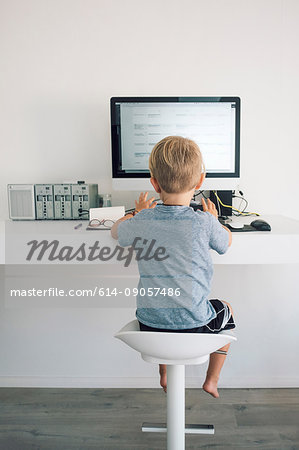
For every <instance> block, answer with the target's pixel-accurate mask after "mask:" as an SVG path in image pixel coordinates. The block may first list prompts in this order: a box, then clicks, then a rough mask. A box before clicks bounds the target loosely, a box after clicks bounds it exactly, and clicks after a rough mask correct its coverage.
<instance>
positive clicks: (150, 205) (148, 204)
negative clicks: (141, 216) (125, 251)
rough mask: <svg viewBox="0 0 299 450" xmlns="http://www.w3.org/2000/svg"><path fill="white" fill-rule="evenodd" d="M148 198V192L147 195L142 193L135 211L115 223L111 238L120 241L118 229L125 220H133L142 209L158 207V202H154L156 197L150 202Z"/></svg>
mask: <svg viewBox="0 0 299 450" xmlns="http://www.w3.org/2000/svg"><path fill="white" fill-rule="evenodd" d="M147 196H148V192H145V194H144V193H143V192H141V194H140V195H139V200H138V201H137V200H135V211H133V212H132V213H129V214H126V215H125V216H124V217H121V218H120V219H118V220H117V221H116V222H115V224H114V225H113V226H112V228H111V236H112V237H113V239H118V233H117V228H118V225H119V224H120V223H121V222H124V221H125V220H128V219H132V217H134V216H135V214H136V213H139V212H140V211H141V210H142V209H152V208H154V207H155V206H156V204H157V202H154V201H153V200H155V197H152V198H150V199H149V200H147Z"/></svg>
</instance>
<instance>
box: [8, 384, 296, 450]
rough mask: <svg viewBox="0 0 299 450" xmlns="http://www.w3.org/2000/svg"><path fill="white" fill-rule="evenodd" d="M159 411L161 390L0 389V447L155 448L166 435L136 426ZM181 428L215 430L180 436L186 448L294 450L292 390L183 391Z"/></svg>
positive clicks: (157, 418)
mask: <svg viewBox="0 0 299 450" xmlns="http://www.w3.org/2000/svg"><path fill="white" fill-rule="evenodd" d="M165 411H166V395H165V394H164V393H163V391H162V389H161V390H160V389H57V388H53V389H33V388H0V449H1V450H29V449H34V450H37V449H42V450H44V449H45V450H48V449H49V450H50V449H51V450H52V449H53V450H54V449H55V450H75V449H76V450H77V449H82V450H85V449H101V450H105V449H111V450H118V449H120V450H134V449H136V450H137V449H138V450H145V449H147V450H162V449H165V448H166V435H165V434H160V433H159V434H154V433H142V432H141V423H142V422H143V421H145V422H159V421H160V422H165V420H166V416H165ZM186 422H187V423H204V424H213V425H214V426H215V429H216V433H215V435H211V436H208V435H206V436H198V435H197V436H196V435H187V436H186V449H206V448H211V449H221V450H226V449H229V450H235V449H239V448H240V449H252V448H258V449H261V450H263V449H270V450H281V449H289V450H291V449H292V450H295V449H296V450H298V449H299V389H222V390H220V398H219V399H213V398H212V397H210V396H209V395H208V394H206V393H205V392H203V391H202V390H201V389H187V390H186Z"/></svg>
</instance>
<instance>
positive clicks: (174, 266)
mask: <svg viewBox="0 0 299 450" xmlns="http://www.w3.org/2000/svg"><path fill="white" fill-rule="evenodd" d="M136 238H140V239H138V240H137V241H135V242H137V244H135V248H136V247H138V248H140V249H142V251H143V253H141V250H140V251H139V256H144V255H145V253H146V250H147V249H149V246H151V248H152V251H151V252H150V253H148V255H151V256H152V255H153V254H154V252H155V250H156V249H157V248H158V247H164V248H165V254H164V257H166V259H164V260H163V261H157V260H155V259H150V260H145V259H140V260H139V261H138V269H139V274H140V279H139V283H138V295H137V310H136V317H137V319H138V320H140V322H142V323H144V324H145V325H148V326H150V327H154V328H165V329H187V328H195V327H200V326H203V325H206V324H207V323H209V322H210V321H211V320H212V319H213V318H214V317H216V313H215V310H214V308H213V306H212V305H211V304H210V303H209V301H208V296H209V294H210V288H211V279H212V275H213V264H212V260H211V255H210V249H213V250H216V251H217V252H218V253H219V254H223V253H225V252H226V250H227V248H228V242H229V234H228V232H227V231H226V230H225V229H224V228H223V227H222V226H221V224H220V223H219V222H218V220H217V219H216V218H215V217H214V216H213V215H212V214H210V213H208V212H201V211H197V212H195V211H194V210H193V209H192V208H191V207H189V206H173V205H172V206H170V205H157V206H156V207H155V208H153V209H144V210H142V211H140V212H139V213H138V214H137V215H136V216H134V217H132V218H131V219H127V220H126V221H124V222H121V223H120V224H119V226H118V241H119V244H120V245H121V246H123V247H126V246H130V245H132V244H133V241H134V240H135V239H136ZM153 244H154V245H153ZM136 254H138V250H136ZM161 254H162V252H161ZM161 254H160V255H161ZM176 294H177V295H176Z"/></svg>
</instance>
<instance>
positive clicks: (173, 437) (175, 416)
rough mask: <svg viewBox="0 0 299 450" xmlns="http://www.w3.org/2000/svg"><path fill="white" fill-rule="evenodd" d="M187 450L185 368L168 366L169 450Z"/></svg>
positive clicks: (182, 366)
mask: <svg viewBox="0 0 299 450" xmlns="http://www.w3.org/2000/svg"><path fill="white" fill-rule="evenodd" d="M184 449H185V366H184V365H181V364H180V365H167V450H184Z"/></svg>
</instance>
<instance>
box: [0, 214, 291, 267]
mask: <svg viewBox="0 0 299 450" xmlns="http://www.w3.org/2000/svg"><path fill="white" fill-rule="evenodd" d="M262 218H263V219H264V220H266V221H267V222H268V223H270V224H271V227H272V231H270V232H265V231H259V232H258V231H257V232H247V233H245V232H233V245H232V246H231V247H230V248H229V250H228V252H227V253H226V254H225V255H218V254H217V253H215V252H212V258H213V262H214V264H290V263H293V264H296V263H299V251H296V249H299V221H297V220H294V219H290V218H288V217H284V216H278V215H273V216H265V217H262ZM252 220H254V219H253V218H252V217H245V218H243V219H239V221H241V222H242V223H246V224H249V223H250V222H251V221H252ZM79 223H82V224H83V225H82V227H81V228H79V229H77V230H75V229H74V227H75V226H76V225H77V224H79ZM86 225H87V221H81V222H80V221H55V220H51V221H14V222H12V221H8V222H6V223H4V222H3V221H2V222H0V264H4V263H6V264H30V263H31V264H32V263H33V262H34V259H32V260H31V262H28V261H26V256H27V254H28V245H27V242H28V241H29V240H31V239H47V240H48V241H49V242H50V241H51V240H53V239H59V238H61V241H62V242H65V243H67V244H68V245H72V246H73V247H74V248H78V246H79V245H80V244H81V243H82V242H86V246H87V244H88V245H92V243H94V242H95V241H96V240H97V241H99V246H100V247H103V246H109V247H110V248H114V247H115V246H116V245H117V242H116V241H115V240H114V239H112V237H111V236H110V231H94V230H93V231H86ZM5 227H8V229H9V233H10V234H11V235H12V236H13V243H14V250H13V252H7V253H9V254H7V255H6V257H5V250H4V248H5ZM65 245H66V244H65ZM36 263H39V262H36ZM40 263H42V264H57V262H51V261H48V260H42V261H41V262H40ZM59 264H97V265H98V264H107V263H102V262H101V261H93V262H91V261H83V262H78V261H76V260H73V261H71V262H59ZM120 265H121V264H120Z"/></svg>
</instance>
